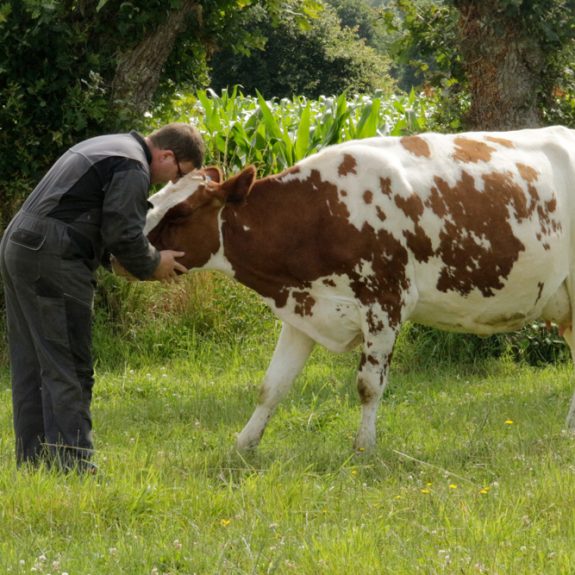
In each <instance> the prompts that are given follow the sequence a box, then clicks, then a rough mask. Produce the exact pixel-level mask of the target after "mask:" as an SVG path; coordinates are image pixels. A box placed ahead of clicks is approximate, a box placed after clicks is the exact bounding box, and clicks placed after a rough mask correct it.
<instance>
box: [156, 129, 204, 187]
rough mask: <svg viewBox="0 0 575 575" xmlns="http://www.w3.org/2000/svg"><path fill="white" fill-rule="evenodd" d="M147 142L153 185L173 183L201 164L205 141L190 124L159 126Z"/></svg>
mask: <svg viewBox="0 0 575 575" xmlns="http://www.w3.org/2000/svg"><path fill="white" fill-rule="evenodd" d="M146 142H147V143H148V145H149V147H150V151H151V153H152V164H151V166H150V171H151V181H152V184H165V183H166V182H169V181H172V182H176V181H177V180H179V179H180V178H181V177H182V176H183V175H185V174H187V173H189V172H191V171H193V170H196V169H198V168H200V167H201V166H202V164H203V161H204V152H205V146H204V141H203V139H202V136H201V135H200V133H199V132H198V130H196V128H194V127H193V126H191V125H190V124H184V123H179V122H176V123H173V124H167V125H165V126H162V127H161V128H158V129H157V130H155V131H154V132H152V133H151V134H150V135H149V136H148V137H147V138H146Z"/></svg>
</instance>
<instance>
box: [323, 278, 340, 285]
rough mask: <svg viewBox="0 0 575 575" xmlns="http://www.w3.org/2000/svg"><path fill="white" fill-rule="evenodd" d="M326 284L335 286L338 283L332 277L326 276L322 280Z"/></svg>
mask: <svg viewBox="0 0 575 575" xmlns="http://www.w3.org/2000/svg"><path fill="white" fill-rule="evenodd" d="M322 283H323V285H324V286H328V287H335V286H336V285H337V284H336V283H335V282H334V281H333V280H332V279H331V278H326V279H324V280H323V281H322Z"/></svg>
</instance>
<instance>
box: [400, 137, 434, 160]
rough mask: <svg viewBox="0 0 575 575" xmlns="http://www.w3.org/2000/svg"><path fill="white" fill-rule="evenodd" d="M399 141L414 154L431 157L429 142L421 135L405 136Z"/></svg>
mask: <svg viewBox="0 0 575 575" xmlns="http://www.w3.org/2000/svg"><path fill="white" fill-rule="evenodd" d="M399 141H400V143H401V145H402V146H403V147H404V148H405V149H406V150H407V151H408V152H409V153H411V154H413V155H414V156H418V157H423V158H430V157H431V150H430V149H429V144H428V143H427V142H426V141H425V140H424V139H423V138H422V137H421V136H405V137H404V138H401V139H400V140H399Z"/></svg>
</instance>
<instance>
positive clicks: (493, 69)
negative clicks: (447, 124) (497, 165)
mask: <svg viewBox="0 0 575 575" xmlns="http://www.w3.org/2000/svg"><path fill="white" fill-rule="evenodd" d="M394 6H395V9H396V11H397V13H399V14H402V16H403V18H402V24H401V26H398V25H397V24H396V21H395V20H394V18H393V16H392V13H388V18H387V20H388V23H391V26H392V28H394V29H395V30H396V31H400V30H401V33H400V34H399V38H398V40H397V42H396V44H395V48H396V52H397V54H398V56H399V57H400V58H401V59H402V62H403V65H404V66H408V69H411V70H412V71H415V74H413V72H412V73H411V75H407V74H405V72H403V79H404V80H405V78H408V79H410V80H411V81H416V82H418V83H419V82H420V83H427V84H429V85H431V86H434V87H435V88H441V89H442V90H446V89H447V90H448V98H449V101H450V104H452V103H453V101H454V100H455V98H454V91H455V95H456V96H457V95H461V94H462V93H468V94H469V100H470V106H469V109H468V111H467V113H466V114H465V116H464V118H463V125H464V126H465V127H466V128H470V129H485V130H489V129H493V130H505V129H513V128H522V127H528V126H531V127H533V126H538V125H541V124H542V123H545V122H549V121H553V119H554V118H564V119H565V118H567V117H569V114H571V116H570V117H573V118H575V111H569V110H568V109H567V108H569V107H570V106H571V102H567V103H566V102H564V101H558V98H557V94H558V93H559V92H560V91H558V90H557V87H558V86H559V85H561V84H562V83H564V82H565V81H566V80H568V78H566V74H565V70H566V69H567V70H569V68H568V67H566V65H565V64H566V60H565V54H566V53H567V52H568V51H569V50H572V47H573V41H574V38H575V0H553V1H549V0H484V1H482V2H476V1H474V0H444V2H442V3H437V2H429V1H428V0H418V1H414V0H395V1H394ZM417 73H419V74H421V75H422V77H420V78H419V79H418V77H417V75H416V74H417ZM460 101H463V100H460Z"/></svg>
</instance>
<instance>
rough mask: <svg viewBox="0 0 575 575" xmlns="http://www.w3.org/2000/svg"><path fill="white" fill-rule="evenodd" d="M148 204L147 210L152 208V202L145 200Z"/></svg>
mask: <svg viewBox="0 0 575 575" xmlns="http://www.w3.org/2000/svg"><path fill="white" fill-rule="evenodd" d="M146 203H147V204H148V210H153V209H154V204H152V202H146Z"/></svg>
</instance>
